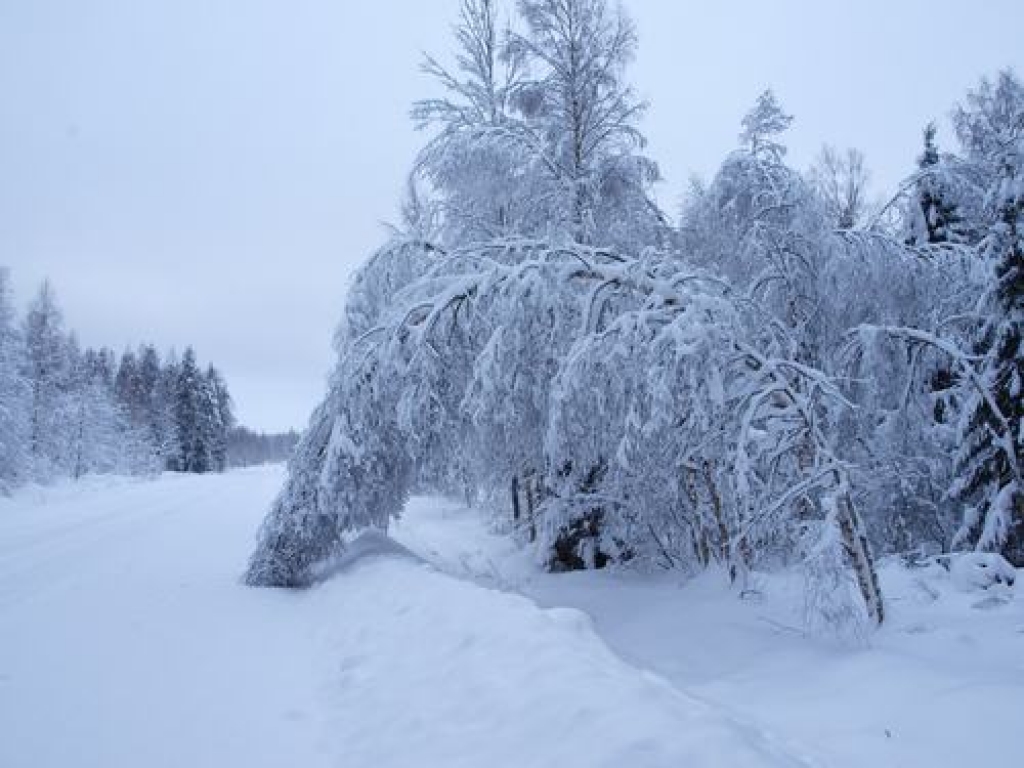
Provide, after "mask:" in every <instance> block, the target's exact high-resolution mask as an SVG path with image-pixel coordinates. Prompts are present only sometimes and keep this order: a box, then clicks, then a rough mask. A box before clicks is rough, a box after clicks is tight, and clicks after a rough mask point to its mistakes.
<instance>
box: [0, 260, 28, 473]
mask: <svg viewBox="0 0 1024 768" xmlns="http://www.w3.org/2000/svg"><path fill="white" fill-rule="evenodd" d="M24 358H25V348H24V344H23V342H22V338H21V335H20V333H19V332H18V328H17V326H16V324H15V312H14V299H13V296H12V295H11V290H10V278H9V273H8V272H7V270H6V269H4V268H0V493H2V492H4V491H5V490H7V489H9V488H10V487H11V486H13V485H15V484H17V483H18V482H19V481H21V480H22V479H23V478H24V476H25V473H26V472H27V470H28V419H27V414H28V405H29V387H28V383H27V382H26V380H25V378H24V370H25V360H24Z"/></svg>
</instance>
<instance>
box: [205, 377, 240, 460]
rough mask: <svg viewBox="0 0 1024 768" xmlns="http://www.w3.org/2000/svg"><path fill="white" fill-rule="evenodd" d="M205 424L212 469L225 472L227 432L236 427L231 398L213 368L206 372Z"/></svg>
mask: <svg viewBox="0 0 1024 768" xmlns="http://www.w3.org/2000/svg"><path fill="white" fill-rule="evenodd" d="M204 384H205V393H206V400H205V409H204V410H205V412H206V416H205V419H204V423H205V424H206V425H207V429H208V432H209V434H208V436H207V444H208V445H209V446H210V460H211V466H210V469H211V470H213V471H216V472H223V471H224V470H225V469H226V468H227V432H228V430H229V429H231V427H233V426H234V416H233V414H232V413H231V396H230V394H228V391H227V385H226V384H225V383H224V379H223V377H221V375H220V372H219V371H217V369H215V368H214V367H213V366H210V367H209V368H207V370H206V376H205V377H204Z"/></svg>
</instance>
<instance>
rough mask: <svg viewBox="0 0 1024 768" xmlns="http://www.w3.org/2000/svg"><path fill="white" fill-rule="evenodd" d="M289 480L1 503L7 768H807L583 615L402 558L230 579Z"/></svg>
mask: <svg viewBox="0 0 1024 768" xmlns="http://www.w3.org/2000/svg"><path fill="white" fill-rule="evenodd" d="M280 482H281V473H280V470H278V469H263V470H249V471H240V472H234V473H230V474H227V475H224V476H219V477H182V476H165V477H163V478H161V479H159V480H157V481H154V482H130V481H92V482H91V483H89V484H85V485H79V486H65V487H62V488H58V489H53V490H47V491H34V492H22V493H20V494H19V495H18V496H17V497H16V498H15V499H13V500H0V766H4V768H48V767H50V766H53V767H54V768H56V767H58V766H59V767H60V768H65V767H66V766H76V768H87V767H91V766H95V767H96V768H121V767H122V766H123V767H125V768H128V767H131V768H136V767H137V766H146V768H156V767H157V766H167V767H168V768H172V767H173V768H180V767H181V766H190V767H193V768H197V767H201V766H210V767H211V768H213V767H216V768H229V767H230V766H245V768H254V767H255V766H275V767H276V766H286V765H287V766H297V767H301V768H315V767H316V766H344V767H345V768H359V767H360V766H373V768H386V767H387V766H467V767H468V766H474V767H477V766H487V767H488V768H498V767H500V766H516V767H517V768H524V767H525V768H532V767H534V766H537V767H541V766H558V768H566V767H567V766H587V767H588V768H589V767H591V766H605V765H607V766H621V765H630V766H639V767H644V766H651V767H652V768H653V767H656V766H680V765H692V766H717V765H722V766H767V765H773V766H774V765H779V766H781V765H800V764H802V763H801V762H800V760H799V759H798V758H797V756H796V755H795V750H794V749H793V748H792V746H786V747H783V746H780V745H779V744H778V743H776V742H775V741H774V740H773V739H772V738H770V737H769V736H768V735H766V734H765V733H763V732H761V731H760V730H759V729H758V728H755V727H752V726H750V725H742V724H739V723H737V722H735V721H734V720H733V719H731V718H730V717H728V716H726V715H725V714H723V713H722V712H721V711H720V710H719V709H717V708H714V707H710V706H708V705H705V704H702V703H700V702H699V701H697V700H695V699H693V698H691V697H689V696H687V695H685V694H683V693H681V692H680V691H679V690H677V689H675V688H673V687H672V686H671V685H669V684H668V683H666V682H664V681H663V680H661V679H658V678H655V677H654V676H652V675H651V674H649V673H645V672H642V671H640V670H638V669H636V668H634V667H632V666H630V665H628V664H626V663H625V662H623V661H622V660H621V659H620V658H618V657H617V656H616V655H614V654H613V653H612V652H611V651H610V650H609V649H608V647H607V646H606V645H605V644H604V643H603V642H602V641H601V640H600V639H599V638H598V637H597V635H595V634H594V632H593V631H592V629H591V627H590V622H589V620H588V619H587V618H586V616H585V615H584V614H581V613H579V612H577V611H574V610H571V609H560V608H554V609H542V608H540V607H538V606H537V605H536V604H535V603H533V602H532V601H530V600H528V599H526V598H524V597H520V596H516V595H512V594H507V593H504V592H500V591H497V590H491V589H486V588H484V587H482V586H479V585H477V584H473V583H471V582H470V581H467V580H464V579H457V578H453V577H452V576H450V575H446V574H445V573H444V572H442V571H441V570H438V569H436V568H435V567H433V566H431V565H428V564H427V563H425V562H423V561H421V560H419V559H418V558H417V557H415V556H413V555H411V554H409V553H404V552H402V551H401V550H399V549H397V548H395V547H385V546H379V547H374V546H373V542H372V540H371V542H370V544H369V545H368V546H367V549H368V550H369V551H368V552H367V554H366V555H365V556H364V557H361V558H358V559H355V560H354V561H353V562H351V563H349V564H348V565H347V566H346V567H345V568H344V569H343V570H342V571H341V572H339V573H338V574H337V575H336V576H335V577H334V578H333V579H331V580H329V581H328V582H327V583H325V584H323V585H321V586H319V587H317V588H314V589H311V590H308V591H305V592H284V591H272V590H254V589H248V588H246V587H243V586H241V585H240V584H239V582H238V576H239V574H240V573H241V571H242V569H243V566H244V562H245V558H246V556H247V554H248V552H249V551H250V549H251V546H252V543H253V537H254V533H255V530H256V526H257V525H258V523H259V520H260V519H261V517H262V515H263V513H264V512H265V510H266V509H267V506H268V505H269V503H270V500H271V497H272V495H273V494H274V492H275V491H276V489H277V488H278V486H279V484H280ZM375 549H377V550H383V551H377V552H376V553H374V550H375Z"/></svg>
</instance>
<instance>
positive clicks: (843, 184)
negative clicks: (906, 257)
mask: <svg viewBox="0 0 1024 768" xmlns="http://www.w3.org/2000/svg"><path fill="white" fill-rule="evenodd" d="M809 177H810V182H811V185H812V186H813V187H814V190H815V191H816V192H817V193H818V196H819V197H820V198H821V201H822V203H823V204H824V206H825V214H826V216H827V217H828V219H829V221H830V222H831V223H832V225H833V226H834V227H836V228H837V229H853V228H855V227H859V226H861V225H862V224H864V223H865V222H866V220H867V216H868V208H869V205H870V203H869V201H868V182H869V181H870V178H871V174H870V173H869V172H868V169H867V167H866V166H865V164H864V154H863V153H862V152H861V151H860V150H858V149H854V148H852V147H851V148H849V149H847V150H846V151H845V152H840V151H839V150H837V149H835V148H834V147H831V146H828V145H825V146H824V147H822V149H821V152H820V153H819V154H818V157H817V159H816V160H815V163H814V166H813V167H812V168H811V171H810V174H809Z"/></svg>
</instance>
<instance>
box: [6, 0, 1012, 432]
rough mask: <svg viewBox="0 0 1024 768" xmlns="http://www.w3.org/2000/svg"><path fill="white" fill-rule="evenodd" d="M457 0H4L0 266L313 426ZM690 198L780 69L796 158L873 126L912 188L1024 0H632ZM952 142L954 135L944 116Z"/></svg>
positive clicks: (258, 407) (69, 309)
mask: <svg viewBox="0 0 1024 768" xmlns="http://www.w3.org/2000/svg"><path fill="white" fill-rule="evenodd" d="M457 5H458V3H457V0H430V1H429V2H413V1H412V0H402V1H401V2H399V1H398V0H375V2H369V3H366V2H342V0H163V1H162V2H157V1H156V0H0V264H6V265H8V266H10V267H11V268H12V272H13V276H14V282H15V286H16V288H17V289H18V292H19V295H20V298H21V299H22V301H23V302H24V301H25V300H26V299H27V298H28V296H29V294H30V293H32V292H33V291H34V290H35V286H36V285H37V283H38V282H39V281H40V280H41V279H42V278H43V277H44V276H49V277H50V278H51V279H52V280H53V282H54V285H55V287H56V289H57V292H58V296H59V298H60V300H61V303H62V305H63V307H64V310H65V314H66V316H67V319H68V323H69V325H70V326H71V327H73V328H75V329H76V330H78V332H79V335H80V336H81V338H82V341H83V342H84V343H86V344H91V345H100V344H107V345H110V346H113V347H115V348H118V349H119V348H122V347H123V346H125V345H126V344H135V343H138V342H140V341H153V342H155V343H157V344H158V345H159V346H161V347H163V348H166V347H171V346H176V347H177V348H179V349H181V348H182V347H183V346H185V345H186V344H189V343H191V344H194V345H195V346H196V348H197V351H198V353H199V355H200V357H201V358H202V359H203V360H212V361H214V362H215V363H217V364H218V365H219V366H220V367H221V369H222V370H223V371H224V373H225V375H226V377H227V378H228V382H229V385H230V386H231V389H232V391H233V393H234V395H235V399H236V405H237V410H238V414H239V416H240V418H241V420H242V421H243V422H244V423H246V424H249V425H251V426H254V427H257V428H264V429H281V428H285V427H289V426H297V427H301V426H303V425H304V424H305V420H306V417H307V415H308V413H309V411H310V410H311V408H312V407H313V406H314V405H315V403H316V401H317V399H318V398H319V396H320V395H321V393H322V391H323V388H324V377H325V374H326V372H327V370H328V368H329V367H330V365H331V362H332V360H331V349H330V337H331V333H332V331H333V328H334V325H335V323H336V321H337V319H338V318H339V316H340V311H341V302H342V298H343V296H344V291H345V284H346V279H347V276H348V275H349V274H350V273H351V271H352V269H353V267H354V266H355V265H357V264H358V263H359V261H361V260H362V259H363V258H364V257H365V256H366V255H367V254H368V253H369V252H370V251H371V250H372V249H373V248H374V247H375V245H377V244H378V243H379V242H380V241H381V239H382V237H383V229H382V227H381V222H383V221H388V220H393V219H394V217H395V210H396V201H397V199H398V196H399V193H400V191H401V188H402V185H403V182H404V177H405V173H406V171H407V169H408V167H409V164H410V162H411V159H412V157H413V155H414V154H415V152H416V149H417V147H418V145H419V143H420V142H421V137H419V136H417V135H416V133H415V132H414V130H413V129H412V126H411V124H410V122H409V120H408V118H407V113H408V107H409V104H410V103H411V102H412V101H413V100H414V99H416V98H417V97H420V96H422V95H424V94H427V93H429V92H430V84H429V83H428V82H427V81H426V80H425V79H424V78H423V76H422V75H420V74H419V72H418V69H417V67H418V63H419V61H420V53H421V51H423V50H430V51H432V52H438V53H441V54H444V53H445V52H446V51H448V50H449V49H450V39H449V26H450V23H451V21H452V20H453V19H454V17H455V10H456V8H457ZM625 6H626V8H627V10H628V11H629V12H630V14H631V15H632V16H633V18H634V19H635V20H636V22H637V25H638V27H639V32H640V53H639V56H638V59H637V62H636V64H635V66H634V68H633V70H632V75H633V80H634V82H635V84H636V86H637V88H638V90H639V91H640V92H641V94H642V95H643V96H645V97H646V98H648V99H650V101H651V102H652V107H651V111H650V113H649V115H648V117H647V119H646V121H645V126H644V127H645V130H646V132H647V134H648V137H649V138H650V151H651V154H652V155H653V156H654V157H655V158H656V159H657V160H658V161H659V162H660V163H661V166H662V171H663V174H664V176H665V179H666V181H665V183H664V184H662V185H661V188H660V190H659V193H658V194H659V197H660V199H661V200H662V202H663V204H665V205H666V206H668V207H669V208H670V210H672V211H673V212H674V211H675V208H676V201H677V200H678V199H679V196H680V191H681V190H682V189H683V186H684V184H685V182H686V179H687V177H688V176H689V175H690V173H691V172H697V173H700V174H702V175H705V176H707V175H710V174H711V173H713V172H714V170H715V168H716V167H717V165H718V163H719V162H720V161H721V159H722V158H723V157H724V155H725V153H726V152H728V151H729V150H730V149H731V148H732V147H733V146H734V144H735V136H736V133H737V126H738V124H739V120H740V118H741V116H742V115H743V113H744V112H745V111H746V110H747V108H748V107H749V106H750V105H751V104H752V103H753V101H754V99H755V98H756V96H757V94H758V93H759V92H760V91H761V90H762V89H763V88H765V87H766V86H769V85H770V86H772V87H773V88H774V89H775V91H776V93H777V95H778V96H779V98H780V100H781V101H782V103H783V105H784V106H785V107H786V108H787V109H788V110H789V111H790V112H792V113H793V114H795V115H796V118H797V121H796V123H795V125H794V128H793V130H792V131H791V134H790V137H789V144H790V147H791V158H792V160H793V162H794V163H795V164H796V165H797V166H798V167H805V166H806V165H807V164H808V163H809V162H810V161H811V159H812V158H813V156H814V154H815V153H816V152H817V150H818V148H819V147H820V145H821V144H822V142H825V141H827V142H829V143H833V144H836V145H839V146H843V147H845V146H849V145H854V146H857V147H859V148H860V149H862V150H863V151H864V152H865V154H866V156H867V160H868V164H869V166H870V167H871V169H872V171H873V174H874V182H875V191H876V192H877V193H879V194H880V193H882V192H884V191H885V190H887V189H890V188H891V187H893V186H894V185H895V184H896V183H897V182H898V180H899V179H900V178H901V177H902V176H903V175H904V174H905V173H906V172H907V171H908V170H909V168H910V166H911V164H912V163H913V159H914V157H915V156H916V155H917V153H918V151H919V144H920V131H921V127H922V126H923V125H924V123H926V122H927V121H928V120H929V119H932V118H940V119H942V118H944V117H945V116H946V114H947V113H948V111H949V109H950V107H951V105H952V104H953V102H954V101H956V100H957V99H959V98H960V97H961V96H962V94H963V92H964V91H965V89H966V88H968V87H970V86H971V85H973V84H974V83H975V82H977V80H978V78H979V77H980V76H981V75H982V74H986V73H988V74H991V73H992V72H994V71H995V70H997V69H999V68H1001V67H1005V66H1013V67H1014V68H1016V69H1017V71H1018V72H1024V45H1022V44H1021V40H1020V31H1021V29H1022V28H1024V25H1022V22H1024V3H1021V2H1020V0H985V2H983V3H963V2H954V1H953V0H906V1H903V2H901V1H898V0H884V1H883V0H861V2H842V3H840V2H834V3H832V2H810V1H807V0H804V1H800V2H798V1H796V0H782V1H780V0H775V1H774V2H770V3H769V2H754V1H753V0H751V1H750V2H740V1H739V0H736V1H735V2H730V3H708V2H680V1H675V2H672V1H670V0H627V2H625ZM940 138H944V139H946V140H947V143H948V132H946V133H944V134H940Z"/></svg>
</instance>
